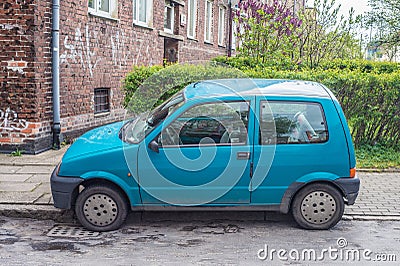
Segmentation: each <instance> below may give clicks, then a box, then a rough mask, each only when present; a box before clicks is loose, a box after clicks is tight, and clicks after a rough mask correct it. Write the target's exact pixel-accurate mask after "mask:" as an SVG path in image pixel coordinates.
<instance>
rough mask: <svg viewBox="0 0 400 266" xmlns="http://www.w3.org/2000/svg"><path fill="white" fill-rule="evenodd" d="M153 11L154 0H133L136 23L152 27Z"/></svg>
mask: <svg viewBox="0 0 400 266" xmlns="http://www.w3.org/2000/svg"><path fill="white" fill-rule="evenodd" d="M152 12H153V1H152V0H133V23H134V24H137V25H142V26H146V27H150V26H151V17H152Z"/></svg>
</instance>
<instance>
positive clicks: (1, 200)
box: [0, 191, 44, 208]
mask: <svg viewBox="0 0 400 266" xmlns="http://www.w3.org/2000/svg"><path fill="white" fill-rule="evenodd" d="M43 194H44V193H42V192H35V191H32V192H0V204H26V205H27V206H26V208H29V206H30V205H33V204H34V203H35V201H36V200H38V199H39V198H40V197H41V196H43Z"/></svg>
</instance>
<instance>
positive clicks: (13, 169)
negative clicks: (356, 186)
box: [0, 147, 400, 220]
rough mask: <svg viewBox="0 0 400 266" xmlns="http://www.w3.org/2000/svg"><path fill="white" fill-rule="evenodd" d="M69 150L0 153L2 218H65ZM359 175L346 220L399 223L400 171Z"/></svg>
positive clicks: (361, 172) (0, 208) (0, 207)
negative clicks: (57, 201) (61, 200)
mask: <svg viewBox="0 0 400 266" xmlns="http://www.w3.org/2000/svg"><path fill="white" fill-rule="evenodd" d="M67 148H68V147H64V148H62V149H61V150H58V151H55V150H50V151H47V152H43V153H41V154H39V155H22V156H21V157H11V156H10V155H6V154H0V215H13V216H14V215H18V214H19V215H20V216H25V217H32V218H39V217H42V218H44V217H46V218H53V219H54V218H55V217H59V216H60V215H61V216H62V215H65V211H61V210H59V209H56V208H54V207H53V206H52V203H53V202H52V197H51V193H50V175H51V172H52V171H53V169H54V167H55V166H56V165H57V164H58V162H60V160H61V158H62V155H63V154H64V152H65V151H66V150H67ZM358 176H359V177H360V179H361V190H360V194H359V197H358V199H357V201H356V204H355V205H353V206H346V210H345V215H346V218H348V219H363V220H374V219H379V220H400V172H394V171H393V172H382V173H372V172H363V171H360V172H359V173H358Z"/></svg>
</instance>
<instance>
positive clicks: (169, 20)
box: [164, 0, 174, 34]
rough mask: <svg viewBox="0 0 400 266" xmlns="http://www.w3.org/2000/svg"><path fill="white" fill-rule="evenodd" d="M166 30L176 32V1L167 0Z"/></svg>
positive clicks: (165, 9) (165, 13)
mask: <svg viewBox="0 0 400 266" xmlns="http://www.w3.org/2000/svg"><path fill="white" fill-rule="evenodd" d="M164 31H165V32H168V33H171V34H173V33H174V3H172V2H171V1H169V0H167V1H165V7H164Z"/></svg>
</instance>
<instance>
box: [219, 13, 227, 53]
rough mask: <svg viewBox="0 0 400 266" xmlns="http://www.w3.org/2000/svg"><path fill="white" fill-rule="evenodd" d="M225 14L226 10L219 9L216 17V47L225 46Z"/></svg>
mask: <svg viewBox="0 0 400 266" xmlns="http://www.w3.org/2000/svg"><path fill="white" fill-rule="evenodd" d="M225 12H226V8H225V7H223V6H220V7H219V16H218V45H221V46H224V45H225Z"/></svg>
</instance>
